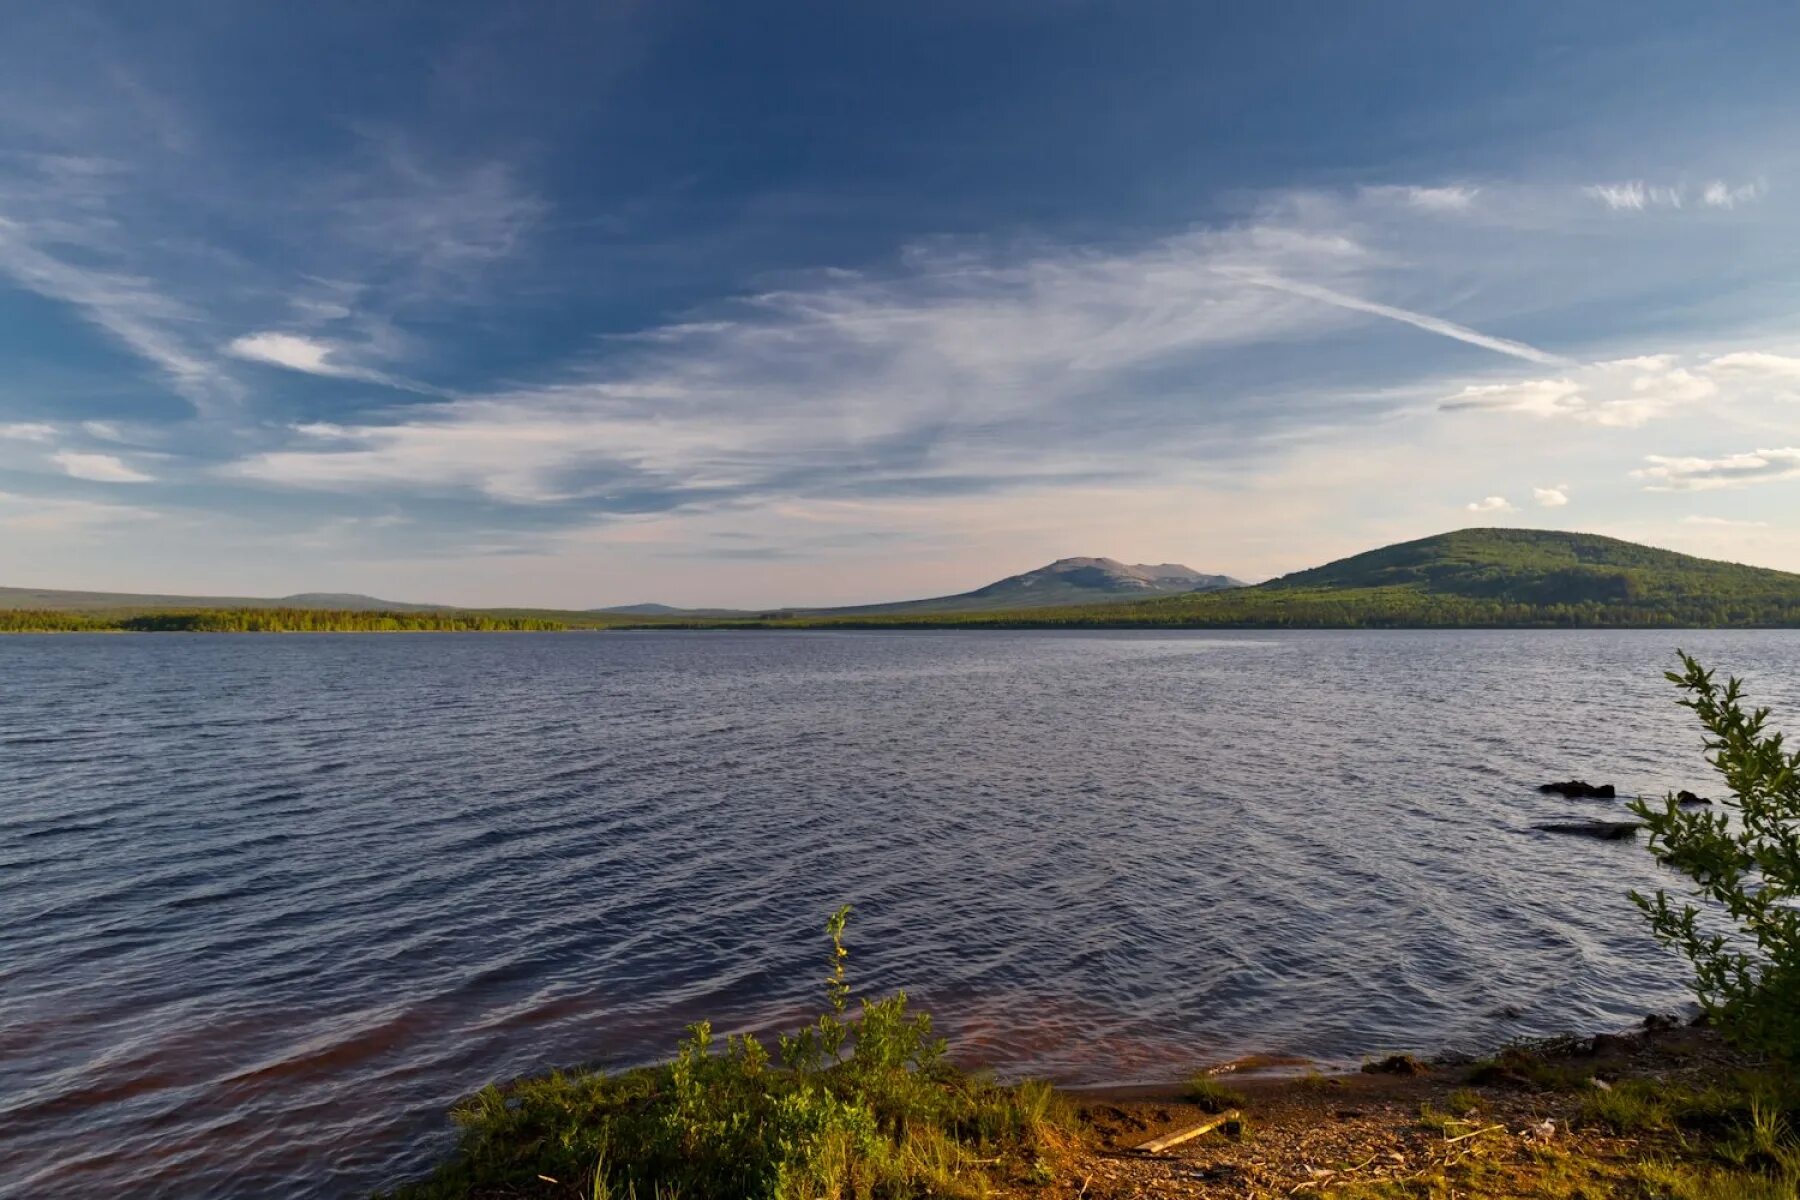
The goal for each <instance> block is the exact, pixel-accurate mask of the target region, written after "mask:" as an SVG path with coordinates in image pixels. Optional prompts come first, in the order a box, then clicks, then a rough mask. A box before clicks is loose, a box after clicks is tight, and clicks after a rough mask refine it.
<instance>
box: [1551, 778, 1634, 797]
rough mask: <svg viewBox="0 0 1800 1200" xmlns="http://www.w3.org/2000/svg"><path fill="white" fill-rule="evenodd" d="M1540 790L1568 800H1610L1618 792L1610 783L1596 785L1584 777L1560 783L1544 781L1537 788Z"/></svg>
mask: <svg viewBox="0 0 1800 1200" xmlns="http://www.w3.org/2000/svg"><path fill="white" fill-rule="evenodd" d="M1538 791H1540V792H1548V793H1554V794H1555V795H1558V796H1562V797H1563V798H1565V799H1568V800H1611V799H1613V798H1614V797H1615V796H1617V795H1618V794H1619V793H1618V791H1617V789H1615V788H1614V787H1613V785H1612V784H1610V783H1602V784H1600V785H1598V786H1595V785H1594V784H1591V783H1589V782H1588V781H1587V780H1585V779H1568V780H1564V781H1563V782H1562V783H1546V784H1543V785H1542V786H1540V787H1539V788H1538Z"/></svg>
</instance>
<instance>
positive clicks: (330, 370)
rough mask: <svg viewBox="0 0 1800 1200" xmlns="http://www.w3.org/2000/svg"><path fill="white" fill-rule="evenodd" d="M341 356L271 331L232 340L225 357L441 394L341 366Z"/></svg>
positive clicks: (326, 345) (322, 344) (319, 343)
mask: <svg viewBox="0 0 1800 1200" xmlns="http://www.w3.org/2000/svg"><path fill="white" fill-rule="evenodd" d="M343 352H344V351H343V348H342V347H341V346H338V345H336V344H334V343H332V342H328V341H324V340H323V339H320V338H313V337H302V336H300V335H298V334H292V333H277V332H274V331H271V330H265V331H262V332H258V333H247V334H245V335H243V336H242V337H239V338H234V339H232V341H231V342H229V343H228V344H227V345H226V347H225V353H227V354H229V355H231V356H232V357H233V358H241V359H243V360H244V361H246V362H255V363H263V364H264V365H266V366H271V367H281V368H283V369H284V370H289V371H298V372H300V373H301V374H303V375H319V376H322V377H324V378H327V379H355V380H359V381H361V382H363V383H378V384H381V385H382V386H384V387H392V388H399V389H401V390H403V391H409V392H422V393H425V394H428V395H442V394H443V393H442V392H441V391H439V390H438V389H437V388H433V387H429V386H427V385H425V384H422V383H415V382H413V381H412V380H408V379H400V378H398V377H396V376H393V375H389V374H387V373H386V372H385V371H377V370H374V369H372V368H369V367H360V366H357V365H355V364H353V363H348V362H344V361H342V360H341V355H342V354H343Z"/></svg>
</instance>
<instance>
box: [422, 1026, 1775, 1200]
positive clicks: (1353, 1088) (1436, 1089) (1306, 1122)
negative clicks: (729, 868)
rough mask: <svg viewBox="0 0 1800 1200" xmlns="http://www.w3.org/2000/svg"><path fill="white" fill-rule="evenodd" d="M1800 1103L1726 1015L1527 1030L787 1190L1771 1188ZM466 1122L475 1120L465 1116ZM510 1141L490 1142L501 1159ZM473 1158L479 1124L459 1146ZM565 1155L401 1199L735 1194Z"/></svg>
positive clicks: (1163, 1101) (1118, 1193)
mask: <svg viewBox="0 0 1800 1200" xmlns="http://www.w3.org/2000/svg"><path fill="white" fill-rule="evenodd" d="M557 1078H562V1077H557ZM967 1080H968V1077H964V1076H962V1075H961V1073H960V1072H954V1073H952V1074H950V1075H946V1076H943V1077H941V1078H940V1079H939V1080H938V1081H937V1082H935V1083H934V1084H933V1085H932V1086H942V1087H948V1088H951V1089H953V1090H954V1089H961V1088H963V1087H965V1086H969V1084H968V1082H967ZM973 1086H974V1087H975V1088H976V1089H981V1088H990V1089H991V1088H992V1087H993V1085H991V1084H984V1083H980V1082H976V1083H974V1084H973ZM1021 1086H1024V1087H1032V1086H1034V1085H1021ZM1010 1090H1011V1089H997V1090H996V1091H995V1092H994V1093H993V1096H994V1097H998V1096H1001V1095H1003V1094H1004V1093H1006V1092H1008V1091H1010ZM540 1101H541V1094H540V1096H539V1099H535V1100H534V1099H533V1098H532V1096H531V1095H530V1094H526V1095H523V1096H513V1097H510V1098H508V1099H505V1100H502V1101H501V1103H502V1104H503V1105H509V1106H510V1107H511V1109H512V1111H513V1112H514V1113H519V1112H521V1111H524V1110H526V1109H528V1108H530V1106H532V1105H533V1104H535V1103H539V1102H540ZM991 1101H992V1097H990V1102H991ZM1001 1103H1006V1102H1005V1101H1001ZM1795 1104H1796V1097H1795V1096H1794V1094H1793V1092H1792V1090H1791V1089H1789V1090H1788V1091H1786V1092H1785V1094H1783V1093H1782V1091H1781V1085H1780V1081H1779V1080H1774V1079H1772V1078H1771V1077H1770V1076H1768V1075H1767V1074H1765V1073H1761V1072H1759V1069H1758V1064H1756V1063H1754V1062H1752V1061H1750V1060H1748V1059H1746V1058H1745V1057H1743V1056H1742V1055H1740V1054H1738V1053H1736V1052H1734V1051H1733V1050H1732V1049H1730V1048H1729V1047H1728V1046H1726V1045H1725V1044H1724V1042H1723V1041H1722V1040H1721V1039H1720V1038H1719V1037H1718V1036H1717V1035H1716V1034H1715V1033H1714V1032H1713V1031H1712V1030H1711V1029H1708V1028H1704V1027H1696V1026H1686V1025H1680V1024H1677V1023H1675V1022H1674V1021H1672V1020H1668V1019H1662V1018H1651V1019H1650V1020H1649V1021H1648V1022H1647V1024H1646V1027H1645V1028H1641V1029H1637V1030H1633V1031H1631V1032H1629V1033H1624V1034H1618V1035H1610V1034H1601V1035H1598V1036H1594V1037H1574V1036H1570V1037H1562V1038H1551V1039H1540V1040H1535V1041H1529V1042H1519V1043H1514V1044H1511V1045H1509V1046H1506V1047H1502V1048H1499V1049H1497V1050H1496V1051H1495V1052H1494V1054H1493V1055H1492V1056H1491V1057H1488V1058H1484V1059H1466V1058H1455V1059H1445V1060H1439V1061H1432V1062H1422V1061H1419V1060H1417V1059H1413V1058H1410V1057H1407V1056H1394V1057H1392V1058H1390V1059H1386V1060H1374V1061H1371V1062H1369V1063H1367V1064H1365V1065H1364V1067H1363V1068H1362V1069H1361V1070H1358V1071H1348V1072H1333V1073H1325V1072H1320V1071H1315V1070H1310V1069H1302V1068H1299V1067H1298V1065H1297V1064H1295V1063H1293V1062H1291V1061H1282V1062H1280V1063H1278V1064H1275V1068H1274V1069H1270V1065H1269V1064H1259V1063H1250V1064H1245V1065H1243V1066H1241V1067H1240V1066H1226V1067H1222V1068H1218V1069H1215V1070H1213V1071H1211V1072H1207V1073H1205V1074H1203V1075H1200V1076H1196V1077H1195V1078H1194V1079H1193V1080H1191V1081H1189V1082H1185V1083H1166V1084H1157V1085H1138V1086H1126V1087H1092V1088H1071V1089H1066V1090H1061V1091H1057V1092H1054V1093H1051V1092H1050V1091H1049V1090H1048V1089H1043V1091H1042V1092H1039V1093H1033V1094H1032V1096H1031V1097H1030V1099H1029V1100H1028V1101H1027V1104H1026V1107H1027V1108H1029V1109H1031V1110H1032V1111H1031V1113H1030V1114H1029V1115H1027V1116H1026V1117H1025V1118H1024V1121H1023V1123H1022V1124H1019V1125H1017V1127H1015V1128H1011V1129H1008V1130H1004V1131H1001V1130H997V1129H995V1130H989V1131H988V1132H987V1135H982V1136H977V1137H975V1138H974V1139H973V1142H972V1144H975V1145H976V1146H977V1148H976V1150H975V1152H974V1153H972V1154H969V1155H965V1156H963V1157H960V1158H957V1157H955V1156H947V1157H945V1158H944V1160H943V1161H941V1162H940V1163H938V1164H936V1166H937V1169H938V1170H939V1171H940V1172H941V1174H940V1175H939V1176H938V1177H937V1178H935V1179H925V1178H915V1179H912V1180H910V1181H908V1182H907V1183H906V1184H905V1185H904V1186H900V1187H893V1186H881V1181H879V1180H876V1179H874V1178H873V1177H860V1178H859V1177H857V1176H856V1175H855V1173H854V1172H850V1173H848V1174H846V1175H844V1176H842V1177H840V1178H838V1179H835V1180H825V1179H819V1180H816V1181H806V1180H795V1181H789V1183H788V1184H787V1185H786V1186H783V1187H782V1188H781V1189H780V1190H778V1191H776V1192H774V1193H772V1194H774V1195H779V1196H783V1197H789V1196H792V1197H807V1198H815V1200H816V1198H818V1197H825V1196H838V1195H842V1196H846V1197H848V1196H855V1195H873V1196H900V1195H908V1196H954V1197H994V1198H996V1200H1026V1198H1028V1197H1037V1198H1041V1200H1150V1198H1157V1200H1176V1198H1184V1200H1215V1198H1218V1200H1223V1198H1226V1197H1233V1198H1263V1197H1269V1198H1272V1197H1285V1196H1318V1197H1337V1198H1342V1200H1377V1198H1389V1197H1395V1198H1397V1197H1442V1198H1445V1200H1449V1198H1450V1197H1464V1198H1470V1200H1489V1198H1491V1200H1500V1198H1513V1197H1519V1198H1523V1197H1552V1198H1559V1197H1560V1198H1564V1200H1575V1198H1578V1197H1591V1198H1594V1200H1599V1198H1601V1197H1638V1198H1640V1200H1652V1198H1666V1200H1764V1198H1768V1200H1773V1198H1775V1197H1782V1198H1792V1197H1794V1196H1796V1195H1800V1148H1797V1147H1796V1146H1795V1143H1794V1142H1793V1140H1792V1130H1791V1126H1790V1125H1789V1124H1788V1122H1789V1121H1790V1120H1791V1119H1792V1118H1793V1117H1794V1116H1795V1115H1796V1114H1793V1113H1791V1112H1788V1111H1787V1110H1788V1109H1791V1108H1792V1107H1794V1105H1795ZM463 1122H464V1125H465V1130H470V1129H473V1128H475V1126H474V1125H473V1124H471V1122H470V1121H469V1119H468V1116H467V1114H465V1116H464V1118H463ZM954 1124H955V1122H954V1121H953V1122H952V1125H954ZM543 1132H544V1131H543V1130H542V1129H536V1130H533V1131H532V1132H531V1133H528V1134H525V1136H527V1137H530V1136H541V1134H542V1133H543ZM965 1132H967V1129H966V1128H965ZM496 1149H497V1148H496V1147H495V1146H493V1145H492V1144H489V1145H487V1146H485V1147H482V1148H478V1149H476V1150H474V1154H475V1155H477V1156H482V1157H486V1158H487V1159H488V1160H489V1161H490V1164H491V1161H492V1159H493V1158H494V1156H495V1154H496ZM511 1149H513V1150H515V1151H523V1152H524V1153H525V1158H524V1159H522V1160H520V1161H528V1160H530V1158H531V1155H532V1153H533V1151H532V1148H531V1147H529V1146H525V1145H515V1146H513V1147H511ZM470 1153H471V1147H470V1142H469V1139H468V1137H467V1136H465V1144H464V1149H463V1151H462V1154H463V1156H464V1158H465V1159H467V1158H468V1156H469V1155H470ZM553 1157H554V1156H546V1157H544V1158H543V1159H542V1162H543V1165H544V1166H545V1167H546V1169H545V1170H543V1171H534V1172H531V1173H530V1174H529V1175H527V1174H525V1173H522V1172H519V1171H516V1170H515V1171H514V1172H513V1174H512V1177H510V1178H507V1177H505V1176H504V1174H491V1175H489V1176H488V1177H487V1178H485V1179H482V1178H478V1177H477V1175H476V1174H471V1173H469V1172H468V1171H466V1170H463V1169H459V1168H458V1167H457V1165H456V1164H454V1163H453V1164H449V1165H447V1167H446V1168H445V1169H442V1170H440V1172H439V1174H438V1175H436V1176H434V1177H433V1178H432V1179H430V1180H426V1181H421V1182H420V1183H417V1184H413V1185H407V1186H403V1187H401V1188H400V1189H398V1190H397V1191H395V1192H394V1193H392V1197H393V1200H423V1198H426V1197H433V1198H441V1197H452V1196H455V1197H469V1198H480V1200H499V1198H501V1197H540V1198H542V1200H570V1198H573V1197H581V1198H582V1200H592V1198H593V1197H619V1198H621V1200H622V1198H623V1197H624V1196H627V1195H635V1196H639V1197H648V1196H651V1195H679V1196H682V1197H686V1198H687V1200H700V1197H701V1196H708V1197H710V1196H724V1195H726V1194H729V1193H726V1192H713V1191H702V1192H700V1193H698V1194H696V1193H695V1192H692V1191H685V1190H683V1191H675V1190H669V1191H664V1190H663V1189H662V1188H661V1187H659V1186H657V1185H654V1184H652V1185H650V1186H649V1187H648V1188H646V1189H639V1188H637V1187H636V1186H635V1185H626V1186H625V1187H623V1188H622V1187H621V1186H620V1185H619V1184H618V1179H619V1178H620V1172H621V1170H623V1171H624V1172H625V1173H627V1174H628V1173H629V1170H630V1169H629V1166H628V1165H627V1164H624V1163H621V1162H617V1161H615V1162H612V1163H610V1164H608V1163H605V1162H604V1156H603V1161H602V1163H601V1166H603V1167H604V1168H605V1170H606V1171H608V1172H610V1175H609V1176H607V1177H603V1178H601V1179H600V1181H599V1182H598V1183H596V1178H595V1175H594V1173H593V1172H584V1173H581V1174H580V1176H579V1177H572V1176H571V1174H570V1173H568V1172H566V1171H565V1172H564V1173H562V1174H553V1173H551V1172H552V1170H562V1168H558V1167H554V1166H552V1158H553ZM561 1161H563V1162H565V1163H566V1162H567V1160H566V1159H564V1160H561ZM468 1165H470V1164H468V1163H467V1162H465V1163H464V1166H465V1167H466V1166H468ZM889 1182H890V1183H892V1181H891V1180H890V1181H889ZM746 1194H749V1193H746Z"/></svg>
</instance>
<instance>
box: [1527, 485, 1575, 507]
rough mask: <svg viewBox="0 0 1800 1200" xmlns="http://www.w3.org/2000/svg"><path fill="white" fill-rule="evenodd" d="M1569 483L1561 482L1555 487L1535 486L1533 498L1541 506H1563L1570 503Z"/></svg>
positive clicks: (1532, 490)
mask: <svg viewBox="0 0 1800 1200" xmlns="http://www.w3.org/2000/svg"><path fill="white" fill-rule="evenodd" d="M1568 489H1569V485H1568V484H1566V483H1559V484H1557V485H1556V486H1555V487H1534V488H1532V489H1531V498H1532V500H1533V501H1535V502H1536V504H1537V506H1538V507H1539V508H1562V507H1564V506H1565V505H1567V504H1568V503H1569V490H1568Z"/></svg>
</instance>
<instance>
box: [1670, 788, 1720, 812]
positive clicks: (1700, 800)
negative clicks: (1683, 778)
mask: <svg viewBox="0 0 1800 1200" xmlns="http://www.w3.org/2000/svg"><path fill="white" fill-rule="evenodd" d="M1675 803H1677V804H1679V805H1681V807H1683V808H1691V807H1694V806H1696V805H1700V804H1711V803H1712V801H1711V800H1709V799H1707V798H1706V797H1705V796H1696V795H1694V793H1692V792H1690V791H1687V790H1685V789H1684V790H1682V791H1679V792H1676V793H1675Z"/></svg>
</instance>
